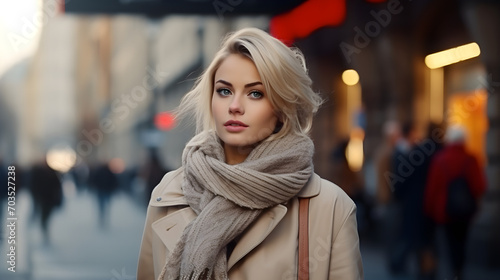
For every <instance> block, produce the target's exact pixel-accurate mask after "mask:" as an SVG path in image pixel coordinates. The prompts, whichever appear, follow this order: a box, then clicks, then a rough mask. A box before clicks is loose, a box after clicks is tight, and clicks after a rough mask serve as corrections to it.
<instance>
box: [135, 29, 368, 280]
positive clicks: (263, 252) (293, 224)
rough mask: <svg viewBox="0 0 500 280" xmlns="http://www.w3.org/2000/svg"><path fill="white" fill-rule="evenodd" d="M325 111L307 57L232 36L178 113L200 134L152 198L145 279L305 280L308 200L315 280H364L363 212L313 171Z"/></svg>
mask: <svg viewBox="0 0 500 280" xmlns="http://www.w3.org/2000/svg"><path fill="white" fill-rule="evenodd" d="M320 103H321V98H320V97H319V95H318V94H317V93H315V92H314V91H313V90H312V89H311V79H310V78H309V76H308V75H307V72H306V68H305V63H304V58H303V56H302V54H301V53H300V52H299V51H298V50H293V49H290V48H288V47H287V46H285V45H284V44H283V43H281V42H280V41H279V40H276V39H275V38H273V37H272V36H270V35H269V34H267V33H266V32H264V31H262V30H259V29H255V28H246V29H242V30H240V31H238V32H235V33H233V34H230V35H229V36H228V37H227V38H226V39H225V40H224V42H223V44H222V47H221V49H220V50H219V52H218V53H217V54H216V56H215V58H214V60H213V61H212V63H211V64H210V66H209V67H208V69H206V71H205V72H204V74H203V75H201V77H200V78H199V79H198V81H197V82H196V84H195V86H194V88H193V89H192V90H191V91H190V92H188V93H187V94H186V96H185V97H184V98H183V99H182V101H181V104H180V106H179V111H178V113H179V114H178V115H179V116H185V115H186V114H192V115H193V116H194V118H195V120H196V128H197V135H196V136H195V137H194V138H193V139H192V140H191V141H190V142H189V143H187V144H186V147H185V149H184V152H183V156H182V167H181V168H179V169H177V170H175V171H172V172H169V173H167V174H166V175H165V177H164V178H163V179H162V181H161V182H160V183H159V184H158V186H157V187H156V188H155V189H154V190H153V192H152V196H151V201H150V203H149V207H148V214H147V220H146V225H145V229H144V234H143V240H142V245H141V252H140V256H139V264H138V277H137V279H138V280H145V279H231V280H236V279H259V280H262V279H272V280H276V279H297V277H298V274H299V269H298V260H299V257H298V253H297V252H298V247H299V245H298V237H297V236H298V233H299V222H298V216H299V199H300V198H308V199H309V208H308V209H309V211H308V217H309V223H308V227H307V228H308V230H307V232H308V234H309V235H308V236H309V238H308V242H307V243H308V246H309V249H308V252H309V259H308V263H309V265H308V270H309V271H308V273H307V276H308V277H309V279H318V280H325V279H343V280H346V279H362V278H363V269H362V265H361V256H360V252H359V240H358V233H357V225H356V218H355V212H356V207H355V205H354V203H353V202H352V200H351V199H349V197H348V196H347V195H346V194H345V193H344V192H343V191H342V190H341V189H340V188H339V187H338V186H336V185H334V184H333V183H331V182H328V181H326V180H323V179H321V178H320V177H319V176H318V175H316V174H315V173H314V170H313V162H312V157H313V153H314V145H313V142H312V141H311V139H310V138H309V136H308V134H307V133H308V132H309V130H310V128H311V125H312V119H313V114H314V113H315V112H316V111H317V109H318V106H319V105H320Z"/></svg>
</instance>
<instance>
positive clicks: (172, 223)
mask: <svg viewBox="0 0 500 280" xmlns="http://www.w3.org/2000/svg"><path fill="white" fill-rule="evenodd" d="M195 218H196V213H195V212H194V211H193V210H192V209H191V207H185V208H182V209H181V210H178V211H176V212H174V213H172V214H170V215H168V216H166V217H164V218H162V219H159V220H158V221H156V222H154V223H153V224H152V225H151V226H152V228H153V230H154V231H155V232H156V234H157V235H158V236H159V237H160V239H161V241H162V242H163V244H165V246H166V247H167V249H168V250H169V251H170V252H172V251H173V250H174V247H175V244H176V243H177V241H179V240H180V239H181V236H182V232H183V231H184V228H185V227H186V226H187V225H188V224H189V223H190V222H191V221H192V220H194V219H195Z"/></svg>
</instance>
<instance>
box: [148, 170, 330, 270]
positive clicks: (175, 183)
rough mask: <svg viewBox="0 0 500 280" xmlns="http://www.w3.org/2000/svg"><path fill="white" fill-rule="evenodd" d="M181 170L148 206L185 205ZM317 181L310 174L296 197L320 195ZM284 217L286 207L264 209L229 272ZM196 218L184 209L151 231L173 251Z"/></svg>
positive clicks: (165, 181)
mask: <svg viewBox="0 0 500 280" xmlns="http://www.w3.org/2000/svg"><path fill="white" fill-rule="evenodd" d="M182 179H183V172H182V168H181V169H178V170H176V171H173V172H172V173H169V174H167V175H166V176H165V177H164V178H163V179H162V181H161V182H160V184H159V185H158V187H157V188H156V189H155V190H154V191H153V194H152V197H151V201H150V206H155V207H168V206H183V205H186V206H187V205H188V204H187V201H186V199H185V197H184V195H183V193H182V189H181V185H182ZM320 180H321V179H320V177H319V176H318V175H316V174H313V176H311V178H310V179H309V182H308V183H307V184H306V185H305V186H304V188H303V189H302V190H301V191H300V192H299V194H298V195H297V196H298V197H301V198H305V197H313V196H316V195H318V194H319V192H320ZM286 213H287V207H286V206H284V205H281V204H278V205H276V206H274V207H271V208H268V209H265V210H264V211H263V212H262V214H261V215H260V216H259V217H258V218H257V220H256V221H255V222H254V223H252V224H251V225H250V226H249V227H248V228H247V229H246V230H245V232H244V233H243V234H242V235H241V238H240V239H239V241H238V243H237V245H236V247H235V248H234V250H233V252H232V254H231V256H230V257H229V260H228V263H227V265H228V269H231V267H233V266H234V265H235V264H236V263H237V262H238V261H239V260H241V259H242V258H243V257H244V256H245V255H247V254H248V253H250V252H251V251H252V250H253V249H254V248H255V247H257V246H258V245H259V244H260V243H262V242H263V241H264V239H265V238H266V237H267V236H268V235H269V234H270V233H271V232H272V231H273V229H274V228H275V227H276V226H277V225H278V223H279V222H280V221H281V220H282V219H283V217H284V216H285V214H286ZM195 218H196V213H195V212H194V211H193V210H192V209H191V208H190V207H185V208H183V209H181V210H178V211H176V212H174V213H172V214H170V215H167V216H165V217H164V218H162V219H159V220H157V221H156V222H154V223H153V225H152V227H153V230H154V231H155V232H157V233H158V235H159V236H160V238H161V240H162V242H163V243H164V244H165V246H166V247H167V249H168V250H169V251H172V250H174V247H175V245H176V242H177V241H178V240H179V239H180V238H181V235H182V233H183V231H184V228H185V227H186V226H187V225H188V224H189V223H190V222H191V221H192V220H194V219H195Z"/></svg>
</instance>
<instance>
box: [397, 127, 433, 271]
mask: <svg viewBox="0 0 500 280" xmlns="http://www.w3.org/2000/svg"><path fill="white" fill-rule="evenodd" d="M401 133H402V135H401V136H402V137H401V138H400V139H399V140H398V142H397V143H396V146H395V149H394V153H393V156H392V160H391V161H392V164H393V166H392V172H391V176H392V177H394V178H392V177H391V179H390V180H389V183H390V184H391V189H392V190H393V205H392V209H393V211H392V213H391V215H394V216H393V217H392V218H393V221H392V222H393V223H394V224H393V225H392V226H391V229H392V231H393V232H391V240H390V244H389V246H390V248H389V268H390V271H391V273H393V274H405V273H407V272H408V259H409V258H410V257H411V256H413V255H414V253H415V252H416V248H417V243H418V239H419V238H420V236H421V233H422V224H423V207H422V204H423V192H424V187H425V177H422V176H423V174H422V172H423V161H424V157H425V155H424V154H423V153H421V152H420V151H419V147H418V146H417V144H418V141H419V140H420V137H419V134H418V130H417V127H416V125H415V123H413V122H406V123H404V124H403V126H402V129H401ZM415 156H416V157H415Z"/></svg>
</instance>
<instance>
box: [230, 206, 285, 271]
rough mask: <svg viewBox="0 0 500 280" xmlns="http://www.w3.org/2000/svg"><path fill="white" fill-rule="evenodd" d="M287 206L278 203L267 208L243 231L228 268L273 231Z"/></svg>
mask: <svg viewBox="0 0 500 280" xmlns="http://www.w3.org/2000/svg"><path fill="white" fill-rule="evenodd" d="M286 212H287V208H286V207H285V206H283V205H277V206H274V207H273V208H270V209H267V210H265V211H264V212H263V213H262V214H261V215H260V216H259V218H257V220H256V221H255V222H254V223H253V224H252V225H251V226H250V227H249V228H248V229H247V230H246V231H245V232H244V233H243V235H242V236H241V238H240V240H238V243H237V244H236V247H235V248H234V250H233V252H232V254H231V256H230V257H229V260H228V262H227V269H228V270H229V269H231V267H233V265H234V264H236V263H237V262H238V261H239V260H241V259H242V258H243V257H244V256H245V255H247V254H248V253H250V252H251V251H252V250H253V249H254V248H255V247H257V246H258V245H259V244H260V243H262V241H264V239H266V237H267V236H268V235H269V234H270V233H271V232H272V231H273V229H274V228H275V227H276V225H277V224H278V223H279V222H280V221H281V219H283V217H284V216H285V214H286Z"/></svg>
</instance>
